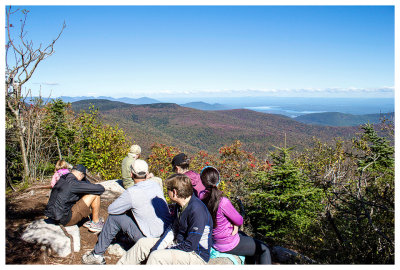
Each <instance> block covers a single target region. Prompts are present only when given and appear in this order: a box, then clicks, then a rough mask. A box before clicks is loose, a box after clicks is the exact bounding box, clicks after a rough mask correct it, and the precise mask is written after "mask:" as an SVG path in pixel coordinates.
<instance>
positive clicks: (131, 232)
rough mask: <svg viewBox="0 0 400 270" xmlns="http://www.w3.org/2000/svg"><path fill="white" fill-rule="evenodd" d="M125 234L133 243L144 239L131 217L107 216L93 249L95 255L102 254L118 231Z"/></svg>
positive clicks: (124, 215) (125, 215)
mask: <svg viewBox="0 0 400 270" xmlns="http://www.w3.org/2000/svg"><path fill="white" fill-rule="evenodd" d="M121 230H122V231H123V232H124V233H126V234H127V235H128V236H129V238H131V240H132V241H133V242H135V243H136V242H137V241H138V240H139V239H140V238H142V237H145V236H144V235H143V233H142V231H141V230H140V229H139V226H138V225H137V223H136V221H135V219H134V218H133V216H132V215H131V214H130V213H129V214H121V215H109V216H108V218H107V220H106V223H105V224H104V226H103V229H102V230H101V233H100V235H99V238H98V240H97V243H96V245H95V247H94V253H95V254H98V255H100V254H104V253H105V252H106V250H107V248H108V247H109V246H110V244H111V242H112V241H113V239H114V238H115V236H116V235H117V233H118V232H119V231H121Z"/></svg>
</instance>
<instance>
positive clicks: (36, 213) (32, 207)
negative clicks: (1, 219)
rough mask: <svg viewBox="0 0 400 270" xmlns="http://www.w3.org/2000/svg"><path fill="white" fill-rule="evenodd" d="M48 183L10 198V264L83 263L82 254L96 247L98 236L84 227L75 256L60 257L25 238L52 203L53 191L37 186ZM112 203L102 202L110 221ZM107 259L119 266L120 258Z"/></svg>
mask: <svg viewBox="0 0 400 270" xmlns="http://www.w3.org/2000/svg"><path fill="white" fill-rule="evenodd" d="M48 183H50V180H49V182H48ZM48 183H37V184H35V185H34V186H33V188H34V189H31V190H30V191H25V192H16V193H13V194H11V195H8V196H6V264H50V265H55V264H82V262H81V258H82V255H83V254H84V253H86V252H87V251H89V250H92V249H93V248H94V245H95V244H96V242H97V235H96V234H94V233H91V232H90V231H89V230H88V229H87V228H85V227H83V226H80V228H79V230H80V235H81V249H80V251H79V252H74V254H73V256H72V257H71V256H68V257H65V258H61V257H58V256H57V254H52V253H51V251H50V250H47V249H46V248H45V247H41V246H39V245H35V244H31V243H27V242H25V241H23V240H22V239H21V235H22V233H23V231H24V229H25V227H26V226H27V225H28V223H30V222H32V221H34V220H37V219H41V218H45V216H44V215H43V212H44V209H45V207H46V204H47V202H48V200H49V195H50V189H36V187H39V186H43V185H45V184H48ZM111 203H112V200H105V199H102V200H101V210H100V216H102V217H104V219H106V218H107V208H108V206H109V205H110V204H111ZM105 259H106V263H107V264H115V263H116V262H117V261H118V259H119V258H118V257H117V256H115V255H111V254H108V252H106V254H105Z"/></svg>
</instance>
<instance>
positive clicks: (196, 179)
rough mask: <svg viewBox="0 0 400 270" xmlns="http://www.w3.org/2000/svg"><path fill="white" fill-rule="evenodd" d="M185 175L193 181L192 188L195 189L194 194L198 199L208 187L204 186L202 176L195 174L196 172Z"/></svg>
mask: <svg viewBox="0 0 400 270" xmlns="http://www.w3.org/2000/svg"><path fill="white" fill-rule="evenodd" d="M185 175H186V176H187V177H189V178H190V180H191V181H192V186H193V189H194V194H195V195H196V197H199V194H200V192H202V191H204V190H205V189H206V187H205V186H204V185H203V183H202V182H201V179H200V174H198V173H195V172H194V171H188V172H185Z"/></svg>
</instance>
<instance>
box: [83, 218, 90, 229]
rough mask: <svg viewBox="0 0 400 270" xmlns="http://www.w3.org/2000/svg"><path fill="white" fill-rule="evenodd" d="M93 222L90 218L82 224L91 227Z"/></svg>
mask: <svg viewBox="0 0 400 270" xmlns="http://www.w3.org/2000/svg"><path fill="white" fill-rule="evenodd" d="M91 223H92V221H91V220H88V221H86V222H85V223H83V225H82V226H83V227H85V228H88V229H89V228H90V224H91Z"/></svg>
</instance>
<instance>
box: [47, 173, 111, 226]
mask: <svg viewBox="0 0 400 270" xmlns="http://www.w3.org/2000/svg"><path fill="white" fill-rule="evenodd" d="M103 192H104V187H103V186H102V185H95V184H92V183H90V182H89V181H88V180H86V178H84V179H82V180H81V181H79V180H78V179H77V178H76V177H75V175H73V174H72V173H68V174H65V175H63V176H61V177H60V180H58V182H57V183H56V184H55V185H54V187H53V189H52V190H51V194H50V199H49V202H48V203H47V206H46V209H45V211H44V214H45V215H46V216H47V217H49V218H51V219H54V220H55V221H58V222H60V223H61V224H63V225H65V224H67V223H68V222H69V220H70V219H71V208H72V206H73V205H74V204H75V203H76V202H77V201H78V200H79V199H80V198H82V197H83V196H84V195H86V194H93V195H101V194H103Z"/></svg>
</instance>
